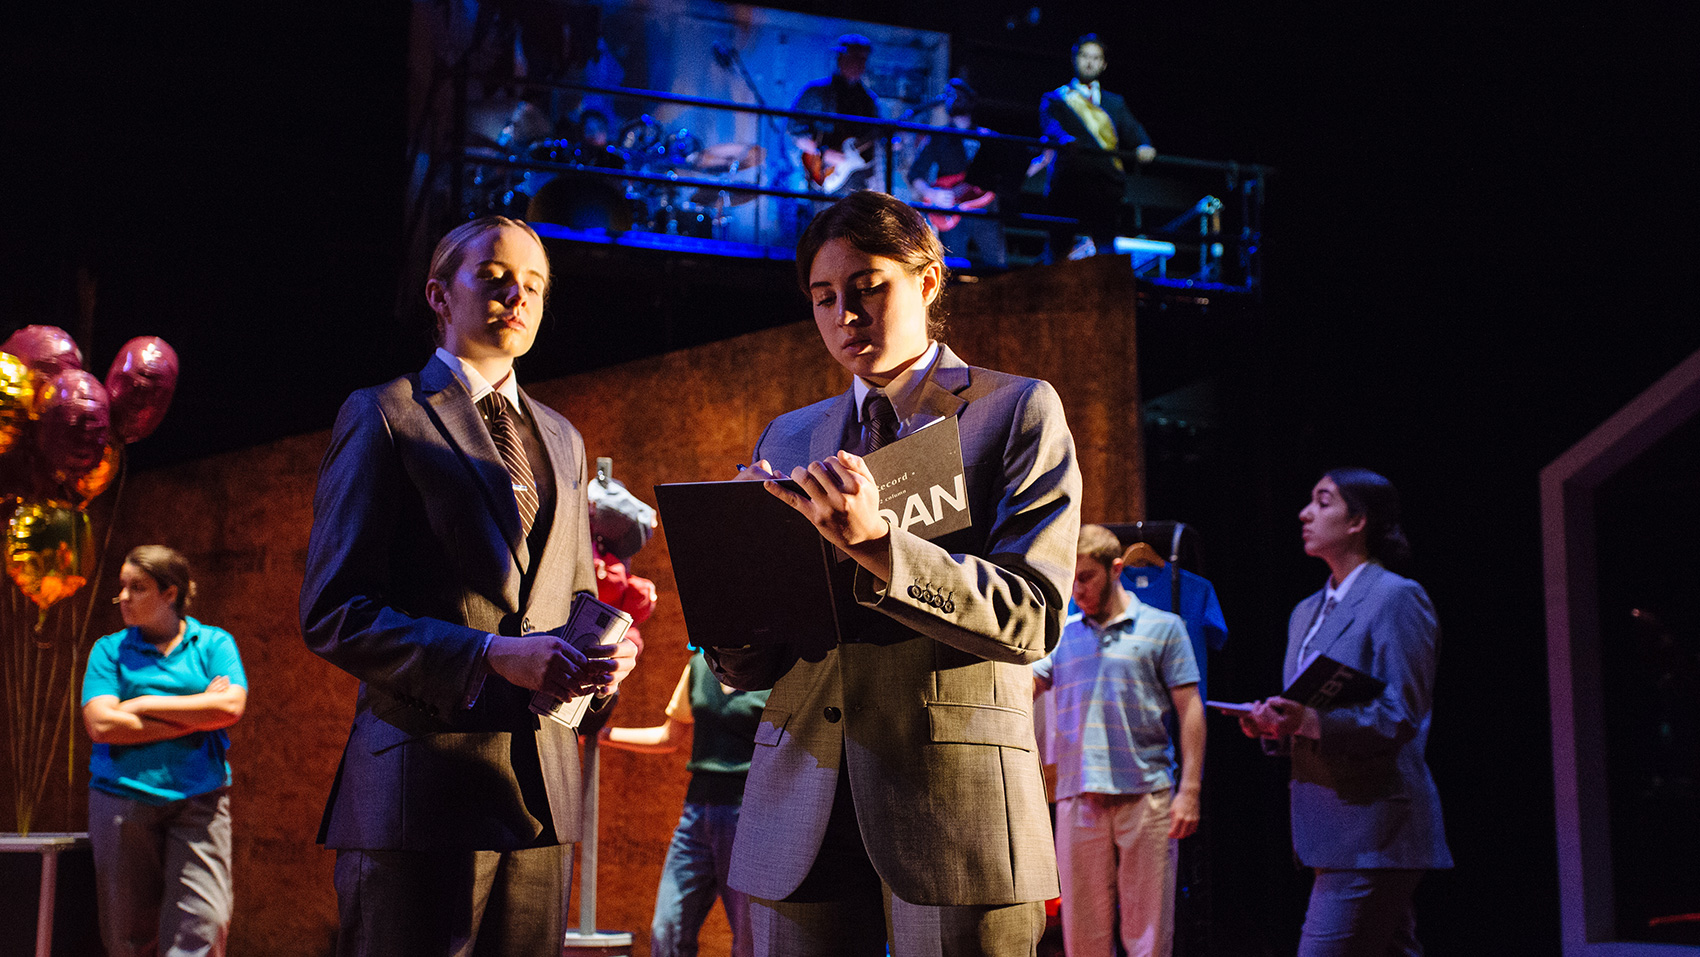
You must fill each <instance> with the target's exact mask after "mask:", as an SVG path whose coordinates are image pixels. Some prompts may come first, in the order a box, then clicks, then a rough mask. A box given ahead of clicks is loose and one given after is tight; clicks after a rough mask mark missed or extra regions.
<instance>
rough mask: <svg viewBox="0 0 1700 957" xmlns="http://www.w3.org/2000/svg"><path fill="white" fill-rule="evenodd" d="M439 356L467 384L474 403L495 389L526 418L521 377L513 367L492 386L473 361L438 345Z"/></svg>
mask: <svg viewBox="0 0 1700 957" xmlns="http://www.w3.org/2000/svg"><path fill="white" fill-rule="evenodd" d="M437 358H439V359H441V360H443V365H446V366H448V367H449V371H450V372H452V373H454V376H455V378H457V379H459V380H460V384H461V385H464V386H466V391H467V393H468V394H469V395H471V396H472V402H473V404H474V405H476V404H477V403H478V400H479V399H482V398H484V397H485V396H487V395H489V394H490V393H491V391H492V390H494V391H496V392H500V393H501V394H502V397H503V398H504V399H507V400H508V407H509V409H510V410H511V411H512V412H513V413H514V414H515V415H517V416H519V417H520V418H521V419H523V418H525V404H524V403H522V402H520V400H519V377H517V376H515V375H514V374H513V371H512V370H511V369H510V370H509V371H508V374H507V375H505V376H503V377H502V381H501V382H500V383H499V384H497V385H495V386H492V385H491V384H490V382H489V380H487V379H485V378H484V374H483V373H481V372H479V371H478V370H477V369H475V368H473V366H472V363H470V362H467V361H466V360H465V359H462V358H461V357H460V356H457V355H455V354H454V353H452V352H450V351H449V350H447V349H445V348H443V347H442V346H438V347H437Z"/></svg>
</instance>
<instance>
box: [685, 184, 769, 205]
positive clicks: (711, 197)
mask: <svg viewBox="0 0 1700 957" xmlns="http://www.w3.org/2000/svg"><path fill="white" fill-rule="evenodd" d="M721 193H725V194H726V203H725V204H726V205H727V206H742V205H744V204H745V203H748V202H751V201H752V200H754V199H755V198H756V197H757V196H760V195H761V194H760V193H751V192H748V191H747V190H741V189H731V188H727V189H723V190H721V189H709V188H708V187H706V186H704V187H702V188H701V189H698V190H697V191H696V192H694V193H692V194H691V202H693V203H695V204H697V205H698V206H717V205H720V201H721V200H720V195H721Z"/></svg>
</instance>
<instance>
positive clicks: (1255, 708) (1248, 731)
mask: <svg viewBox="0 0 1700 957" xmlns="http://www.w3.org/2000/svg"><path fill="white" fill-rule="evenodd" d="M1304 716H1305V706H1304V705H1302V704H1299V703H1298V702H1297V701H1289V700H1288V699H1286V698H1283V697H1281V696H1280V695H1275V696H1273V697H1270V698H1265V699H1263V700H1262V701H1254V702H1252V704H1251V713H1250V714H1247V715H1242V716H1240V730H1241V731H1243V732H1245V735H1246V737H1248V738H1285V737H1290V736H1292V735H1293V734H1294V733H1295V732H1297V731H1298V730H1299V726H1300V725H1301V724H1303V723H1304Z"/></svg>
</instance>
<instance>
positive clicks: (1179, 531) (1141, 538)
mask: <svg viewBox="0 0 1700 957" xmlns="http://www.w3.org/2000/svg"><path fill="white" fill-rule="evenodd" d="M1104 527H1105V528H1107V529H1109V530H1110V531H1111V532H1114V533H1115V536H1116V539H1117V540H1118V541H1120V542H1121V544H1122V548H1124V549H1126V548H1128V547H1129V546H1131V545H1132V544H1133V543H1134V542H1144V543H1145V544H1147V545H1150V546H1151V547H1152V548H1155V549H1156V550H1157V552H1158V553H1159V554H1161V555H1163V556H1165V557H1166V558H1167V560H1168V562H1169V564H1171V565H1174V566H1176V567H1178V568H1184V569H1186V570H1188V571H1191V572H1193V573H1195V574H1198V573H1199V569H1201V568H1202V567H1203V566H1204V546H1203V544H1202V543H1201V542H1200V541H1199V535H1198V532H1197V530H1195V529H1194V528H1193V527H1192V526H1190V525H1188V524H1187V523H1185V522H1171V521H1159V522H1117V523H1113V524H1105V525H1104ZM1169 589H1170V595H1169V599H1170V604H1169V607H1170V608H1179V607H1180V606H1181V576H1179V575H1171V576H1169Z"/></svg>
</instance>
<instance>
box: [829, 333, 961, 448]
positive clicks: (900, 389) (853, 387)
mask: <svg viewBox="0 0 1700 957" xmlns="http://www.w3.org/2000/svg"><path fill="white" fill-rule="evenodd" d="M938 361H939V344H938V343H937V342H929V343H928V344H927V351H926V352H923V353H921V357H920V358H919V359H916V360H915V361H914V362H911V363H909V368H907V369H904V370H903V371H902V372H899V373H898V374H897V375H895V376H892V377H891V381H890V382H887V383H886V384H885V385H884V386H883V387H882V386H876V385H874V384H873V383H871V382H869V381H867V380H866V379H863V378H862V377H861V376H852V377H851V379H850V392H851V398H853V399H855V400H856V421H857V422H860V421H862V404H863V403H865V402H866V401H867V400H868V393H869V392H871V391H873V390H874V389H880V390H881V391H883V392H884V393H885V397H886V398H888V399H890V400H891V409H892V411H893V412H896V413H897V425H898V429H897V434H898V435H908V434H910V433H911V432H913V431H915V430H914V429H913V428H910V423H911V420H913V419H914V418H915V417H916V414H917V413H919V412H920V411H921V410H920V404H921V383H923V382H925V381H927V377H928V376H930V375H932V372H933V366H934V365H937V364H938Z"/></svg>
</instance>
